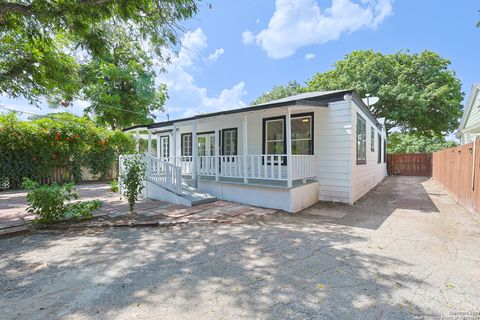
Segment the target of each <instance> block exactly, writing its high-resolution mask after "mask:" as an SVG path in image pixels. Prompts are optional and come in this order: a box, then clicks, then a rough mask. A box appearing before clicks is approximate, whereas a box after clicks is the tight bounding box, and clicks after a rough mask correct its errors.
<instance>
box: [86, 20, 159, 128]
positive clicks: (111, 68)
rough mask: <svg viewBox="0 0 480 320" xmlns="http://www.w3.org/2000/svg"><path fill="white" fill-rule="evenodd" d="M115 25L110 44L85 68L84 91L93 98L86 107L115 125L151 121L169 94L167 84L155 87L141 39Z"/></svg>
mask: <svg viewBox="0 0 480 320" xmlns="http://www.w3.org/2000/svg"><path fill="white" fill-rule="evenodd" d="M116 29H117V32H116V33H115V38H114V39H112V41H111V42H112V46H111V48H110V49H108V50H106V51H105V52H104V53H103V55H102V57H98V58H97V57H95V58H93V59H92V60H91V61H90V62H89V63H88V64H86V65H85V66H84V67H83V68H82V77H83V81H82V83H83V85H84V86H83V89H82V94H83V97H84V99H85V100H88V101H90V102H91V104H90V106H89V107H88V108H86V110H85V111H86V112H93V113H94V114H95V115H96V120H97V122H99V123H101V124H107V125H109V126H110V127H112V128H117V127H120V128H121V127H128V126H131V125H134V124H147V123H152V122H153V121H154V117H153V116H152V114H151V113H152V112H153V111H158V110H162V108H163V104H164V102H165V100H166V98H167V93H166V91H167V89H166V86H165V85H160V86H159V87H158V88H156V85H155V72H154V71H153V70H152V62H151V59H150V58H149V56H148V55H147V54H146V53H144V52H143V51H142V48H141V44H140V42H129V39H128V37H126V36H125V34H123V33H122V30H121V29H120V28H116Z"/></svg>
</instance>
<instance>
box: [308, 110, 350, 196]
mask: <svg viewBox="0 0 480 320" xmlns="http://www.w3.org/2000/svg"><path fill="white" fill-rule="evenodd" d="M351 119H352V118H351V108H350V104H349V103H347V102H345V101H341V102H335V103H331V104H330V105H329V106H328V108H321V109H319V110H318V111H316V112H315V141H314V143H315V146H314V148H315V154H316V155H317V177H318V183H319V199H320V200H323V201H336V202H346V203H348V202H349V199H350V187H349V185H350V182H349V181H350V176H349V168H350V161H351V160H350V158H351V143H352V142H351V121H352V120H351Z"/></svg>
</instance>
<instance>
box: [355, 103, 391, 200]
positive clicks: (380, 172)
mask: <svg viewBox="0 0 480 320" xmlns="http://www.w3.org/2000/svg"><path fill="white" fill-rule="evenodd" d="M357 112H358V113H360V114H361V115H362V117H363V118H364V119H365V120H366V123H367V125H366V130H367V163H366V164H359V165H357V161H356V160H357V158H356V154H357V150H356V134H353V135H352V149H351V155H352V203H354V202H355V201H357V200H358V199H360V198H361V197H363V196H364V195H365V194H366V193H367V192H368V191H370V190H371V189H372V188H373V187H375V186H376V185H377V184H378V183H380V182H381V181H382V180H383V179H384V178H385V176H386V175H387V166H386V163H384V161H383V157H384V155H383V142H382V150H381V152H382V159H381V163H377V157H378V153H377V152H378V137H377V133H378V132H379V130H378V128H376V127H375V126H374V125H373V122H372V121H371V120H370V119H369V118H368V117H367V116H366V115H365V113H364V112H363V111H361V110H360V108H358V106H357V105H355V104H354V103H352V115H353V121H352V123H353V128H352V132H356V119H357V116H356V115H357ZM372 125H373V126H374V128H375V141H374V143H375V145H374V147H375V151H373V152H372V151H371V143H370V128H371V127H372ZM381 135H382V141H383V140H384V139H385V132H383V131H382V132H381Z"/></svg>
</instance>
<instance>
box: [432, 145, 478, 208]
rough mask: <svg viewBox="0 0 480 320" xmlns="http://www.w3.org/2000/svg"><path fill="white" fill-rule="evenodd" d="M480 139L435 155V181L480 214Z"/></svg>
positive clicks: (462, 203) (461, 202)
mask: <svg viewBox="0 0 480 320" xmlns="http://www.w3.org/2000/svg"><path fill="white" fill-rule="evenodd" d="M479 171H480V139H479V140H477V141H476V142H472V143H469V144H465V145H463V146H458V147H455V148H450V149H445V150H442V151H438V152H435V153H434V154H433V176H432V177H433V179H434V180H435V181H437V182H439V183H440V184H442V185H443V186H444V187H445V190H446V191H447V192H448V193H450V195H451V196H453V197H454V198H455V200H457V201H458V202H459V203H460V204H461V205H463V206H464V207H465V208H467V210H469V211H471V212H477V213H478V212H480V190H479V189H480V172H479Z"/></svg>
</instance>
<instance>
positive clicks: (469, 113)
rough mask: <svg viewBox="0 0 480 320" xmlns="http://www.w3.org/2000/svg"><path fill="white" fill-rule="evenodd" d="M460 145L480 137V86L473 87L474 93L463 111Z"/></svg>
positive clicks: (459, 132)
mask: <svg viewBox="0 0 480 320" xmlns="http://www.w3.org/2000/svg"><path fill="white" fill-rule="evenodd" d="M458 134H459V136H460V143H461V144H467V143H470V142H473V141H475V139H476V137H477V136H478V135H480V85H479V84H475V85H473V86H472V92H471V93H470V96H469V97H468V100H467V104H466V105H465V108H464V110H463V117H462V120H461V121H460V128H459V130H458Z"/></svg>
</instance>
